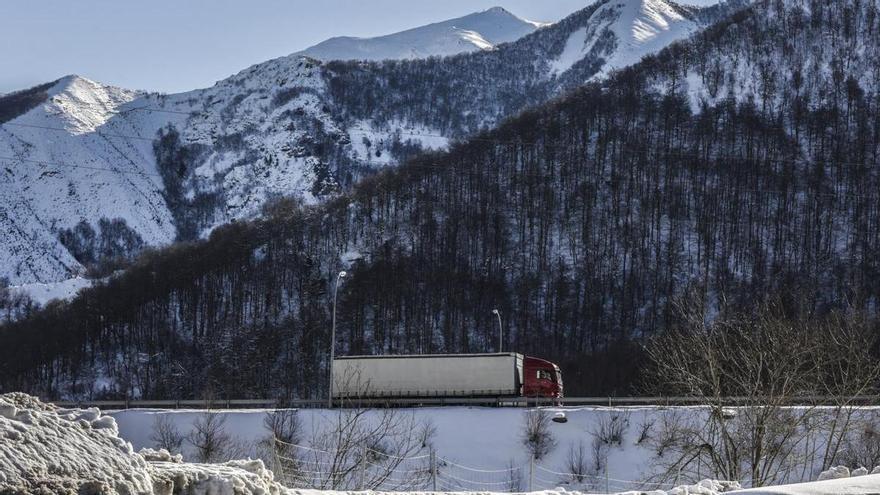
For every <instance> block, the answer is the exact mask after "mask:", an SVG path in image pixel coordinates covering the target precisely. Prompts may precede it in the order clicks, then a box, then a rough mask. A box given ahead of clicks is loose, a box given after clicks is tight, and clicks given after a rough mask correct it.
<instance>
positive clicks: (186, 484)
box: [0, 393, 287, 495]
mask: <svg viewBox="0 0 880 495" xmlns="http://www.w3.org/2000/svg"><path fill="white" fill-rule="evenodd" d="M0 493H4V494H6V493H21V494H31V493H70V494H75V493H102V494H113V493H124V494H135V493H144V494H151V493H155V494H169V495H170V494H171V493H175V494H176V493H182V494H189V493H194V494H195V493H200V494H201V493H205V494H207V493H230V494H231V493H236V494H239V493H240V494H249V493H259V494H278V493H287V490H286V489H285V488H284V487H282V486H281V485H279V484H278V483H276V482H275V481H274V480H273V476H272V472H271V471H269V470H267V469H266V468H265V466H264V465H263V463H262V461H259V460H256V461H255V460H245V461H231V462H227V463H223V464H213V465H206V464H190V463H184V462H182V461H181V459H180V457H179V456H172V455H170V454H168V453H167V452H164V451H158V452H157V451H153V450H144V451H142V452H141V453H135V452H134V450H133V449H132V446H131V444H130V443H128V442H126V441H125V440H123V439H122V438H120V437H119V436H118V429H117V427H116V421H115V420H114V419H113V418H112V417H110V416H104V415H102V414H101V412H100V411H99V410H97V409H85V410H80V409H76V410H67V409H59V408H57V407H55V406H52V405H49V404H43V403H42V402H40V401H39V400H37V399H36V398H34V397H31V396H28V395H25V394H20V393H12V394H5V395H2V396H0Z"/></svg>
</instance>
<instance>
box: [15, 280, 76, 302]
mask: <svg viewBox="0 0 880 495" xmlns="http://www.w3.org/2000/svg"><path fill="white" fill-rule="evenodd" d="M91 285H92V281H91V280H89V279H86V278H82V277H75V278H71V279H68V280H62V281H61V282H49V283H45V284H41V283H33V284H23V285H14V286H11V287H9V290H10V291H13V292H20V293H23V294H26V295H27V296H28V297H29V298H30V299H31V300H32V301H34V302H36V303H37V304H39V305H40V306H44V305H45V304H46V303H47V302H49V301H51V300H53V299H59V300H69V299H72V298H73V297H74V296H75V295H76V294H77V293H78V292H79V291H80V289H84V288H86V287H90V286H91Z"/></svg>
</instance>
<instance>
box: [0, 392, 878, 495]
mask: <svg viewBox="0 0 880 495" xmlns="http://www.w3.org/2000/svg"><path fill="white" fill-rule="evenodd" d="M468 411H469V412H470V414H471V415H470V416H468V415H467V414H465V413H466V412H468ZM583 411H584V412H582V413H581V414H577V412H578V411H570V413H575V414H573V415H572V416H573V421H571V422H569V423H568V424H564V425H559V426H560V428H562V429H560V430H557V431H556V432H555V433H554V435H556V436H557V437H558V440H563V439H569V437H576V436H577V435H578V434H579V433H578V432H577V431H576V430H577V429H578V428H583V427H585V426H587V424H586V423H587V422H588V419H589V415H588V414H586V411H588V410H583ZM490 412H495V413H496V415H497V413H504V414H503V415H502V416H504V415H508V414H510V415H515V414H517V413H519V414H521V413H522V411H517V410H494V411H493V410H488V411H487V410H483V409H472V410H468V409H464V410H458V411H447V410H443V411H439V410H431V411H430V414H431V415H432V416H433V417H436V418H437V419H438V423H437V425H438V431H439V428H440V425H442V428H443V430H442V431H443V432H446V433H448V431H449V430H448V429H449V428H452V427H457V429H458V430H460V433H459V434H458V435H456V436H455V438H444V439H442V441H441V440H439V439H438V443H437V449H438V450H441V449H442V451H443V452H446V453H447V455H455V454H453V453H457V455H459V456H460V458H463V459H464V458H466V459H468V461H469V462H470V461H472V460H482V461H483V462H486V463H489V462H492V461H493V460H497V459H500V458H502V457H503V455H502V454H500V453H499V452H500V451H501V450H502V449H503V448H504V446H505V445H504V444H502V445H497V444H493V443H492V442H494V441H497V440H498V438H499V437H498V436H497V435H492V434H487V433H490V432H493V431H497V430H498V429H499V428H498V424H499V422H498V421H494V422H493V421H491V418H492V415H490V414H489V413H490ZM310 413H311V414H310V415H311V416H312V418H311V420H312V421H313V423H314V424H317V423H315V422H317V421H320V420H321V418H322V417H323V416H326V415H330V414H336V413H335V412H327V411H310ZM441 413H442V414H441ZM198 414H202V413H201V412H194V411H185V412H173V413H172V412H162V411H124V412H118V413H116V414H115V416H109V415H104V414H102V413H101V411H99V410H97V409H86V410H77V409H59V408H57V407H55V406H52V405H47V404H43V403H41V402H39V401H38V400H37V399H36V398H33V397H30V396H28V395H25V394H17V393H15V394H5V395H0V493H3V494H31V493H46V494H48V493H66V494H75V493H83V494H85V493H88V494H99V493H100V494H117V493H119V494H139V493H140V494H162V495H171V494H206V495H207V494H224V495H225V494H230V495H232V494H241V495H246V494H261V495H267V494H279V495H283V494H296V495H319V494H322V495H323V494H326V495H332V494H334V493H351V492H321V491H316V490H295V489H290V488H287V487H285V486H282V485H281V484H279V483H278V482H277V481H275V479H274V474H273V473H272V472H271V471H269V470H268V469H266V467H265V465H264V463H263V462H262V461H260V460H241V461H230V462H226V463H221V464H196V463H188V462H184V461H183V460H182V459H181V458H180V456H175V455H170V454H168V453H167V452H164V451H154V450H151V449H143V450H141V451H140V452H136V451H135V449H134V447H133V446H132V444H131V443H130V442H128V441H127V440H125V439H123V438H122V437H120V435H119V425H118V424H117V421H116V418H119V419H120V423H121V425H122V427H123V431H126V430H127V431H128V433H127V434H128V435H129V436H130V437H133V438H139V439H140V440H139V441H142V442H143V441H145V440H143V439H144V438H147V437H148V434H147V432H148V431H149V429H150V428H149V426H148V424H149V423H146V422H145V421H147V420H152V419H154V418H155V417H157V415H173V416H172V417H173V419H174V420H175V422H176V423H180V424H184V423H186V422H187V421H189V420H191V419H192V418H193V417H195V416H197V415H198ZM216 414H222V415H223V416H224V417H226V418H227V419H228V421H229V423H228V424H229V426H230V428H234V429H235V433H236V434H239V435H246V434H253V435H256V434H258V428H257V427H256V425H255V424H253V421H254V420H256V419H258V418H260V420H261V415H263V414H265V412H260V411H247V412H244V411H224V412H219V413H216ZM453 420H454V421H455V423H452V421H453ZM500 424H501V425H503V424H504V422H503V421H502V422H500ZM569 427H571V428H572V429H573V430H568V428H569ZM502 429H503V428H502ZM507 433H511V432H507ZM145 435H146V436H145ZM455 442H459V443H461V445H458V446H456V445H454V443H455ZM465 453H469V454H470V455H472V456H476V455H482V456H487V458H483V459H475V458H474V457H467V456H465ZM493 453H494V457H493ZM848 474H849V473H848V472H847V471H846V470H840V471H835V472H834V473H828V474H826V475H825V476H845V475H848ZM731 488H736V484H731V483H729V482H719V481H712V480H703V481H701V482H700V483H698V484H694V485H690V486H680V487H677V488H671V489H668V490H666V491H659V490H657V491H650V492H647V493H651V494H655V495H664V494H670V495H672V494H675V495H687V494H703V495H714V494H717V493H721V492H725V491H726V492H728V493H762V494H763V493H766V494H782V495H788V494H792V495H800V494H804V495H812V494H819V493H827V494H867V493H880V475H863V476H858V477H846V478H841V479H832V480H827V481H819V482H814V483H806V484H800V485H788V486H778V487H770V488H762V489H759V490H751V491H743V492H738V491H730V489H731ZM486 490H488V489H486ZM618 492H620V493H623V492H626V493H646V492H643V491H642V492H639V491H635V490H618ZM411 493H416V492H411ZM480 493H494V492H492V491H480ZM538 493H542V494H546V495H555V494H563V493H580V492H573V491H569V490H566V489H564V488H553V489H547V490H543V491H540V492H538Z"/></svg>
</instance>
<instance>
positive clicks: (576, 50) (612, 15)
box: [550, 0, 699, 75]
mask: <svg viewBox="0 0 880 495" xmlns="http://www.w3.org/2000/svg"><path fill="white" fill-rule="evenodd" d="M697 29H699V26H698V25H697V23H696V22H694V21H692V20H690V19H688V18H687V17H685V15H684V13H683V12H682V11H681V10H679V9H678V8H676V7H674V6H673V5H670V4H669V3H667V2H665V1H664V0H639V1H631V0H612V1H610V2H608V3H606V4H605V5H603V6H602V7H601V8H599V9H598V10H597V11H596V12H595V13H594V14H593V16H592V17H591V19H590V23H589V24H588V25H587V26H584V27H582V28H580V29H578V30H577V31H575V32H574V33H572V34H571V36H570V37H569V39H568V41H567V42H566V44H565V48H564V50H563V51H562V54H561V55H560V56H559V58H557V59H556V60H553V61H552V62H551V63H550V72H551V74H553V75H558V74H561V73H563V72H565V71H567V70H569V69H570V68H571V67H572V66H573V65H574V64H575V63H577V62H578V61H580V60H582V59H583V58H585V57H586V56H587V55H588V54H590V53H591V52H592V51H593V50H594V49H598V50H600V53H599V54H600V55H601V56H603V57H604V58H605V65H604V67H603V70H602V72H601V73H600V75H601V74H607V73H608V72H610V71H612V70H614V69H619V68H621V67H625V66H628V65H632V64H634V63H636V62H638V61H639V60H641V59H642V57H644V56H645V55H648V54H651V53H656V52H658V51H659V50H661V49H663V48H664V47H666V46H667V45H669V44H671V43H673V42H675V41H678V40H680V39H684V38H686V37H688V36H690V35H691V34H693V33H694V32H696V31H697ZM608 35H613V40H614V42H613V44H611V45H609V46H602V47H601V48H599V47H597V44H598V43H600V42H601V41H603V40H604V39H606V37H607V36H608Z"/></svg>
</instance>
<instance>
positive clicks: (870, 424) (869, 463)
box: [841, 411, 880, 469]
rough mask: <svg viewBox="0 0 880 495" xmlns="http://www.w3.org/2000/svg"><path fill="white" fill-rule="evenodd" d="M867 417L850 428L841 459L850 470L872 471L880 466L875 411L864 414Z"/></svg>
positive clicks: (879, 428)
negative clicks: (860, 468)
mask: <svg viewBox="0 0 880 495" xmlns="http://www.w3.org/2000/svg"><path fill="white" fill-rule="evenodd" d="M866 414H867V415H868V417H865V418H860V419H858V420H857V424H856V426H855V427H853V428H852V430H853V431H852V434H851V435H850V436H849V438H848V439H847V442H846V446H845V448H844V449H843V454H842V455H841V459H842V461H843V463H844V464H845V465H847V466H849V467H852V468H858V467H866V468H868V469H872V468H874V467H877V466H880V425H878V421H877V416H878V415H877V413H876V412H875V411H870V412H866Z"/></svg>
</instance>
